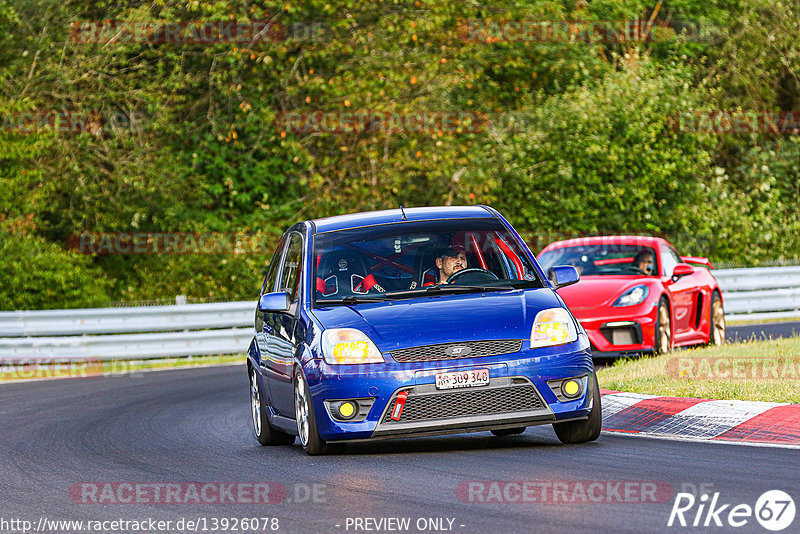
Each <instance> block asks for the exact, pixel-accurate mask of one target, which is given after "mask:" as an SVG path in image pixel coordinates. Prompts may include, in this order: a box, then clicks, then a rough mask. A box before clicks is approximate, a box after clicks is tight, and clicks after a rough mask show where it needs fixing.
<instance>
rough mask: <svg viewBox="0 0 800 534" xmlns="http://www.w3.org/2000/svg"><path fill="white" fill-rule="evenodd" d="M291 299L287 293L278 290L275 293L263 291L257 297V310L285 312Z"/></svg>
mask: <svg viewBox="0 0 800 534" xmlns="http://www.w3.org/2000/svg"><path fill="white" fill-rule="evenodd" d="M291 304H292V301H291V298H290V297H289V293H286V292H285V291H278V292H277V293H264V294H263V295H261V298H260V299H258V311H260V312H286V311H289V306H291Z"/></svg>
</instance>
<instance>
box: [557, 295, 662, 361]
mask: <svg viewBox="0 0 800 534" xmlns="http://www.w3.org/2000/svg"><path fill="white" fill-rule="evenodd" d="M573 313H574V314H575V318H576V319H578V321H579V322H580V323H581V326H583V328H584V329H585V330H586V334H587V335H588V336H589V340H590V341H591V343H592V354H593V355H594V356H595V357H598V356H600V357H610V356H624V355H626V354H631V353H644V352H652V351H653V347H654V345H655V324H656V313H657V309H656V307H654V306H653V304H652V303H647V302H645V303H643V304H640V305H638V306H630V307H625V308H613V309H611V310H603V313H602V314H597V310H596V309H587V310H586V311H585V312H584V310H582V309H577V310H573Z"/></svg>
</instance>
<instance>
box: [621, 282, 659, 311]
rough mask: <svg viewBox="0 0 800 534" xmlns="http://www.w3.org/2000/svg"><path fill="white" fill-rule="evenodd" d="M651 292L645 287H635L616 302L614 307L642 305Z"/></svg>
mask: <svg viewBox="0 0 800 534" xmlns="http://www.w3.org/2000/svg"><path fill="white" fill-rule="evenodd" d="M648 293H650V290H649V289H648V288H647V286H645V285H638V286H633V287H632V288H630V289H629V290H627V291H626V292H625V293H623V294H622V295H620V297H619V298H618V299H617V300H616V301H615V302H614V307H615V308H619V307H622V306H633V305H634V304H641V303H642V302H644V299H646V298H647V294H648Z"/></svg>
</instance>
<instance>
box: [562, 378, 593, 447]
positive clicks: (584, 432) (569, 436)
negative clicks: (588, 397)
mask: <svg viewBox="0 0 800 534" xmlns="http://www.w3.org/2000/svg"><path fill="white" fill-rule="evenodd" d="M589 382H590V384H589V387H590V388H591V391H592V411H591V412H589V418H588V419H586V420H585V421H567V422H565V423H553V430H555V431H556V436H558V439H559V440H560V441H561V443H566V444H572V443H587V442H589V441H594V440H596V439H597V438H599V437H600V430H601V429H602V427H603V409H602V408H601V407H600V386H599V385H598V384H597V374H593V375H591V376H590V377H589Z"/></svg>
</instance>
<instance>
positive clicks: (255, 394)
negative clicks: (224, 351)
mask: <svg viewBox="0 0 800 534" xmlns="http://www.w3.org/2000/svg"><path fill="white" fill-rule="evenodd" d="M250 414H251V416H252V420H253V432H255V435H256V439H257V440H258V442H259V443H260V444H262V445H291V444H292V443H294V436H292V435H291V434H286V433H285V432H280V431H279V430H275V429H274V428H272V426H270V424H269V418H268V417H267V407H266V406H265V405H264V400H263V399H262V398H261V392H260V391H259V390H258V382H257V380H256V370H255V369H252V368H251V369H250Z"/></svg>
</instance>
